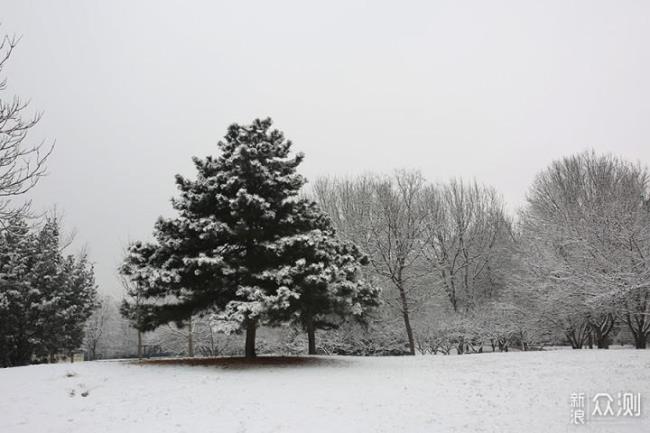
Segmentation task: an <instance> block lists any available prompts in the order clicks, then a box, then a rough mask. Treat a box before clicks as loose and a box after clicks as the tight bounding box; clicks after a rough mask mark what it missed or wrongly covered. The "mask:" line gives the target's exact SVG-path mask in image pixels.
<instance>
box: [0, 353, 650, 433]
mask: <svg viewBox="0 0 650 433" xmlns="http://www.w3.org/2000/svg"><path fill="white" fill-rule="evenodd" d="M619 391H622V392H635V393H637V392H640V393H641V394H642V416H641V417H640V418H612V419H609V420H603V419H600V420H597V419H590V418H589V414H588V415H587V420H586V421H587V424H586V425H584V426H572V425H570V424H569V419H570V415H571V408H570V403H569V401H570V395H571V393H578V392H584V393H585V396H586V399H587V400H589V399H590V398H591V397H593V396H594V395H595V394H596V393H599V392H606V393H610V394H613V395H614V396H615V395H616V393H618V392H619ZM85 393H87V395H86V396H83V395H84V394H85ZM648 401H650V350H645V351H635V350H612V351H604V350H598V351H597V350H583V351H553V352H528V353H507V354H505V353H504V354H500V353H496V354H491V353H490V354H482V355H465V356H420V357H415V358H411V357H402V358H398V357H395V358H321V361H319V362H317V363H310V364H306V365H286V366H285V365H280V366H277V365H276V366H260V367H242V366H237V365H234V366H229V367H215V366H209V367H208V366H170V365H151V364H149V365H136V364H131V363H127V362H87V363H78V364H73V365H70V364H58V365H41V366H31V367H21V368H12V369H0V432H2V433H46V432H61V433H63V432H65V433H74V432H84V433H101V432H120V433H125V432H138V433H142V432H156V433H164V432H192V433H210V432H332V433H334V432H390V433H395V432H427V433H433V432H499V433H504V432H517V433H521V432H524V433H533V432H544V433H554V432H566V431H571V432H572V431H576V432H650V403H648ZM646 403H648V404H646ZM587 404H590V403H589V402H588V401H587Z"/></svg>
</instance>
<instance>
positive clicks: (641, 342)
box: [634, 334, 648, 349]
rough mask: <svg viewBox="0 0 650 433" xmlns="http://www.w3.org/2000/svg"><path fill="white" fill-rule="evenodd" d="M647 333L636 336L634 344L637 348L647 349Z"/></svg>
mask: <svg viewBox="0 0 650 433" xmlns="http://www.w3.org/2000/svg"><path fill="white" fill-rule="evenodd" d="M647 341H648V337H647V335H643V334H642V335H641V336H638V337H635V338H634V345H635V347H636V348H637V349H645V348H646V347H647Z"/></svg>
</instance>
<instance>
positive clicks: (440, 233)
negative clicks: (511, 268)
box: [423, 180, 512, 313]
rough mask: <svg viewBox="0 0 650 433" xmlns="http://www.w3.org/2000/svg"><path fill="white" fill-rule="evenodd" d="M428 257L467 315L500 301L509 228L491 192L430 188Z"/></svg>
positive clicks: (459, 186)
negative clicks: (481, 305) (487, 301)
mask: <svg viewBox="0 0 650 433" xmlns="http://www.w3.org/2000/svg"><path fill="white" fill-rule="evenodd" d="M423 202H424V204H425V206H426V209H427V219H426V231H427V235H426V236H425V237H423V239H426V241H427V244H426V249H425V252H426V254H425V255H426V258H427V259H428V261H429V263H430V265H431V267H432V270H433V272H434V273H435V274H437V276H438V279H439V281H440V284H441V285H442V287H443V288H444V291H445V293H446V294H447V296H448V298H449V301H450V302H451V305H452V308H453V310H454V311H455V312H459V311H462V312H463V313H466V312H468V311H470V310H472V309H473V308H474V307H476V306H477V304H479V303H480V302H481V301H482V300H484V299H490V298H493V297H495V296H496V294H497V293H496V292H497V289H498V286H499V285H500V284H501V285H502V282H501V281H499V280H500V278H499V277H500V275H499V272H500V271H502V269H501V268H503V265H504V262H505V261H506V260H507V256H508V255H509V254H510V249H511V248H510V246H511V245H512V237H511V223H510V221H509V219H508V218H507V217H506V215H505V212H504V210H503V204H502V202H501V199H500V197H499V196H498V194H497V193H496V191H495V190H494V189H492V188H488V187H484V186H479V185H478V184H477V183H476V182H474V183H470V184H465V183H463V182H462V181H456V180H452V181H451V182H449V183H448V184H445V185H437V186H429V187H427V188H426V190H425V193H424V200H423Z"/></svg>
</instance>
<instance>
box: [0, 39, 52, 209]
mask: <svg viewBox="0 0 650 433" xmlns="http://www.w3.org/2000/svg"><path fill="white" fill-rule="evenodd" d="M17 43H18V38H16V37H12V36H8V35H5V36H3V37H2V38H1V39H0V74H2V72H3V70H4V68H5V67H6V64H7V62H8V61H9V58H10V57H11V54H12V53H13V50H14V49H15V47H16V45H17ZM6 88H7V80H6V79H2V80H1V81H0V221H6V220H7V218H9V217H10V216H11V215H14V214H16V213H19V212H25V211H27V209H28V207H29V203H26V204H24V205H23V206H21V207H19V208H18V209H12V208H11V199H12V198H13V197H16V196H19V195H22V194H24V193H26V192H27V191H29V190H30V189H32V188H33V187H34V186H35V185H36V183H37V182H38V180H39V179H40V178H41V177H42V176H43V175H44V174H45V162H46V160H47V158H48V157H49V155H50V154H51V153H52V150H53V148H54V146H53V145H52V146H49V147H47V146H45V144H44V143H43V142H41V143H39V144H35V145H26V144H25V141H26V139H27V135H28V133H29V131H30V130H31V129H32V128H33V127H34V126H35V125H36V124H37V123H38V121H39V120H40V118H41V116H40V114H37V115H34V116H33V117H27V116H26V114H25V110H26V109H27V107H28V105H29V102H28V101H23V100H21V99H20V98H19V97H17V96H14V97H13V98H2V94H3V91H5V90H6Z"/></svg>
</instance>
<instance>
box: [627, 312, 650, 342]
mask: <svg viewBox="0 0 650 433" xmlns="http://www.w3.org/2000/svg"><path fill="white" fill-rule="evenodd" d="M632 319H633V318H632V316H631V315H630V314H629V313H628V314H627V316H626V318H625V322H626V323H627V326H628V327H629V328H630V331H631V332H632V335H633V336H634V346H635V347H636V348H637V349H645V348H646V347H647V340H648V332H649V331H650V326H646V325H647V324H646V321H645V317H641V318H637V317H634V320H632Z"/></svg>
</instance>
